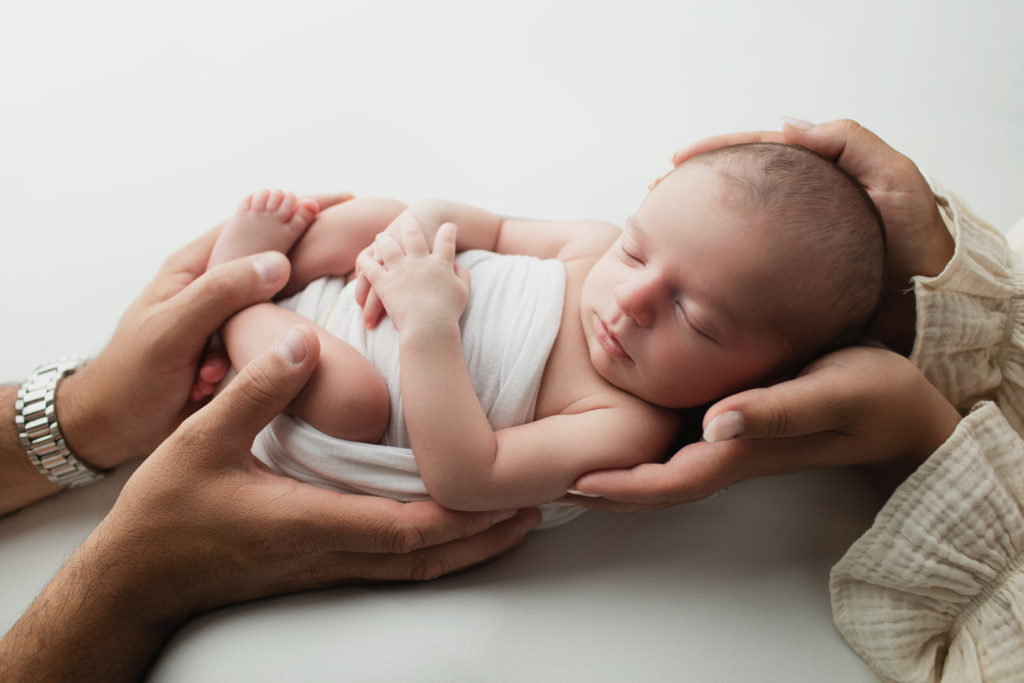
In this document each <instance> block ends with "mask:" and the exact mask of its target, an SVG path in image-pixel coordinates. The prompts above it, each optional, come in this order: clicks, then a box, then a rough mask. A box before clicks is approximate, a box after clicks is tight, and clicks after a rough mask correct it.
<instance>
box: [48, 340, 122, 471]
mask: <svg viewBox="0 0 1024 683" xmlns="http://www.w3.org/2000/svg"><path fill="white" fill-rule="evenodd" d="M97 362H98V361H97V360H91V361H89V362H88V363H86V364H85V365H83V366H82V367H81V368H79V369H78V371H77V372H75V373H74V374H73V375H68V376H67V377H65V378H64V380H63V381H62V382H61V385H60V388H59V390H58V392H57V396H56V406H57V412H58V414H59V415H60V420H61V428H62V430H63V432H64V439H65V441H66V442H67V444H68V448H69V449H70V450H71V452H73V453H75V454H76V455H77V456H78V458H79V459H80V460H82V461H83V462H85V463H86V464H88V465H91V466H92V467H94V468H96V469H100V470H106V469H111V468H113V467H116V466H117V465H120V464H121V463H123V462H125V461H126V460H130V459H131V458H132V457H134V456H135V455H137V454H136V453H134V452H133V450H132V449H131V448H129V447H128V446H127V445H126V444H124V443H122V438H123V436H122V435H121V434H119V433H117V431H116V430H115V429H114V424H115V422H114V420H112V419H111V417H110V416H109V412H108V405H109V404H110V403H111V399H108V398H106V397H104V396H103V391H102V389H101V383H100V380H99V377H98V374H97V366H96V364H97Z"/></svg>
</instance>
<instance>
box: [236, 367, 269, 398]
mask: <svg viewBox="0 0 1024 683" xmlns="http://www.w3.org/2000/svg"><path fill="white" fill-rule="evenodd" d="M236 381H237V382H238V390H239V392H240V393H241V394H242V396H244V397H245V399H246V400H247V401H248V402H250V403H253V404H255V405H257V406H261V407H270V406H273V405H275V404H276V396H277V393H278V392H277V386H276V385H277V383H276V382H275V381H274V378H273V377H272V376H271V375H270V373H268V372H267V370H266V368H264V367H262V366H261V365H259V364H258V363H250V364H249V365H247V366H245V368H244V369H243V370H242V373H241V374H240V375H239V376H238V379H237V380H236Z"/></svg>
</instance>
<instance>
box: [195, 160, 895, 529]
mask: <svg viewBox="0 0 1024 683" xmlns="http://www.w3.org/2000/svg"><path fill="white" fill-rule="evenodd" d="M315 212H316V206H315V204H313V203H312V202H309V201H297V200H295V198H294V197H293V196H291V195H285V194H283V193H268V192H266V191H263V192H261V193H258V194H256V195H254V196H252V197H249V198H247V199H246V200H245V201H244V202H243V204H242V206H241V207H240V208H239V210H238V212H237V213H236V214H235V215H234V216H233V217H232V218H231V219H230V220H229V221H228V224H227V226H226V228H225V230H224V232H223V234H222V235H221V237H220V239H219V241H218V244H217V246H216V247H215V250H214V253H213V254H212V256H211V260H210V264H211V265H215V264H216V263H219V262H221V261H224V260H228V259H230V258H235V257H238V256H241V255H245V254H249V253H255V252H259V251H263V250H267V249H277V250H280V251H285V252H287V251H289V250H290V258H291V259H292V263H293V274H292V281H291V283H290V288H291V289H294V288H295V287H297V286H300V285H306V284H307V283H310V282H312V284H310V285H309V286H308V287H306V289H305V290H303V291H302V292H300V293H299V294H298V295H296V296H295V297H292V298H291V299H289V300H286V301H283V302H280V305H275V304H262V305H259V306H254V307H252V308H249V309H246V310H245V311H242V312H241V313H239V314H238V315H237V316H235V318H233V319H232V320H231V321H230V322H229V323H228V325H227V326H226V327H225V328H224V330H223V335H224V340H225V343H226V346H227V349H228V353H229V356H230V358H231V362H232V364H233V365H234V366H235V367H241V366H242V365H244V364H246V363H247V362H248V361H249V360H250V359H251V358H253V357H254V356H255V355H256V354H257V353H259V351H261V350H262V349H264V348H266V346H267V345H268V344H269V343H270V342H271V341H272V340H273V339H275V338H277V337H279V336H280V335H281V334H283V333H284V331H285V330H286V329H288V327H289V326H291V325H293V324H295V322H296V321H298V320H304V319H307V318H308V319H312V320H313V321H314V322H315V323H317V324H318V326H319V327H318V328H317V331H318V334H319V335H320V339H321V344H322V355H321V361H320V367H319V368H318V370H317V372H316V374H315V375H314V379H313V381H312V382H311V383H310V385H309V386H308V387H307V389H306V390H305V391H304V392H303V394H302V395H300V397H299V398H298V399H296V402H295V403H294V404H293V405H292V406H291V408H290V412H291V416H283V417H282V418H279V419H278V421H277V422H276V423H275V424H274V425H272V426H271V427H270V428H269V429H268V431H267V432H265V434H264V435H263V438H261V440H260V443H259V444H258V446H259V449H258V450H259V451H260V453H261V454H262V457H263V458H264V459H265V460H267V461H268V462H269V463H270V464H271V465H272V466H274V467H276V468H277V469H279V470H280V471H282V472H285V473H288V474H291V475H293V476H297V477H299V478H302V479H305V480H307V481H312V482H314V483H319V484H321V485H327V486H332V487H335V488H338V489H340V490H345V491H360V492H365V493H373V494H377V495H391V496H393V497H396V498H399V499H414V498H418V497H423V496H424V495H425V494H427V493H429V495H430V496H432V497H433V498H435V499H436V500H437V501H438V502H440V503H441V504H443V505H445V506H448V507H451V508H454V509H467V510H477V509H506V508H520V507H527V506H532V505H537V504H540V503H548V502H550V501H554V500H556V499H558V498H560V497H561V496H562V495H564V493H565V491H566V489H567V488H568V487H569V486H571V485H572V484H573V483H574V482H575V481H576V480H577V479H578V478H579V477H580V476H581V475H583V474H584V473H586V472H589V471H593V470H597V469H604V468H622V467H631V466H633V465H636V464H639V463H643V462H652V461H657V460H660V459H661V458H662V457H663V456H664V454H665V453H666V451H667V449H668V447H669V445H670V443H671V441H672V439H673V437H674V436H675V434H676V433H677V431H678V429H679V417H678V412H677V409H680V408H690V407H696V406H701V405H704V404H707V403H709V402H711V401H713V400H715V399H717V398H720V397H722V396H725V395H728V394H730V393H734V392H736V391H739V390H742V389H745V388H748V387H751V386H755V385H758V384H764V383H769V382H772V381H775V380H777V379H780V378H783V377H785V376H787V375H788V374H790V373H792V372H794V371H795V370H797V369H799V368H800V367H802V366H803V365H804V364H805V363H806V362H807V361H809V360H810V359H812V358H814V357H815V356H818V355H820V354H822V353H824V352H827V351H829V350H833V349H835V348H838V347H841V346H845V345H849V344H852V343H855V342H856V341H857V340H858V339H859V338H860V336H861V335H862V333H863V331H864V329H865V328H866V326H867V324H868V323H869V321H870V320H871V318H872V316H873V314H874V311H875V309H876V306H877V303H878V300H879V297H880V295H881V292H882V286H883V281H884V272H883V271H884V263H885V242H884V230H883V226H882V224H881V219H880V217H879V215H878V212H877V210H876V209H875V207H874V205H873V204H872V203H871V200H870V199H869V198H868V196H867V194H866V193H865V192H864V191H863V189H862V188H861V187H860V186H859V185H858V184H857V183H856V182H854V181H853V180H851V179H850V178H849V177H847V176H846V175H845V174H844V173H843V172H842V171H841V170H839V169H838V168H837V167H836V166H835V165H833V164H832V163H830V162H828V161H826V160H824V159H823V158H821V157H819V156H817V155H816V154H814V153H812V152H810V151H808V150H806V149H803V148H800V147H794V146H787V145H778V144H770V143H759V144H751V145H738V146H734V147H726V148H722V149H718V150H715V151H713V152H709V153H707V154H704V155H701V156H698V157H695V158H694V159H691V160H690V161H688V162H686V163H685V164H683V165H681V166H680V167H679V168H677V169H675V170H673V171H672V172H671V173H669V174H668V175H667V176H665V177H664V178H662V179H661V180H660V182H658V183H657V184H656V186H655V187H654V188H653V189H652V191H651V192H650V194H649V195H648V196H647V198H646V199H645V200H644V202H643V203H642V204H641V206H640V208H639V209H638V210H637V211H636V213H634V214H633V215H632V216H631V217H630V218H629V219H628V220H627V221H626V224H625V226H624V228H623V229H621V230H620V229H619V228H618V227H616V226H614V225H610V224H607V223H603V222H596V221H565V222H562V221H537V220H524V219H516V218H502V217H499V216H496V215H494V214H492V213H489V212H487V211H484V210H482V209H478V208H474V207H470V206H466V205H464V204H459V203H455V202H447V201H439V200H428V201H424V202H419V203H417V204H414V205H412V206H410V207H407V208H406V207H404V206H402V205H401V204H398V203H397V202H393V201H391V200H381V199H364V200H360V199H356V200H352V201H349V202H345V203H343V204H340V205H337V206H335V207H331V208H329V209H326V210H324V211H323V212H321V213H320V214H319V215H316V216H314V214H315ZM307 228H308V229H307ZM293 245H294V246H293ZM360 250H362V252H361V253H360ZM480 250H485V251H480ZM357 254H359V256H358V267H359V269H360V273H361V275H362V277H355V278H353V277H350V276H351V275H352V274H353V272H352V271H353V266H354V265H355V261H356V255H357ZM318 278H319V279H318ZM314 280H315V281H314ZM349 280H351V281H349ZM346 282H347V284H346ZM367 283H368V284H367ZM364 302H365V304H366V306H365V308H363V307H362V306H361V305H360V304H361V303H364ZM378 302H379V303H381V304H383V308H384V309H385V310H386V312H387V315H388V317H389V318H390V323H388V322H386V321H385V323H384V324H380V325H377V324H376V323H377V321H378V319H379V304H378ZM303 316H305V317H303ZM409 448H411V451H410V450H409ZM417 471H418V474H419V476H422V482H423V483H425V490H424V488H423V483H421V482H420V480H419V477H418V476H417Z"/></svg>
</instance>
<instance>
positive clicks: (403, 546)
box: [384, 520, 427, 555]
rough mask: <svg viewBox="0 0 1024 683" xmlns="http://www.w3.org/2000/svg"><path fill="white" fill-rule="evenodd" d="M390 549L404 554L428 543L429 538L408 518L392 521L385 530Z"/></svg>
mask: <svg viewBox="0 0 1024 683" xmlns="http://www.w3.org/2000/svg"><path fill="white" fill-rule="evenodd" d="M384 537H385V538H386V539H387V545H388V546H389V551H390V552H392V553H396V554H400V555H404V554H407V553H411V552H413V551H416V550H419V549H420V548H423V547H425V546H426V545H427V539H426V537H425V536H424V535H423V532H422V531H420V529H419V528H418V527H416V525H415V524H412V523H410V522H408V521H406V520H398V521H395V522H392V523H391V524H390V525H389V526H388V528H387V529H385V531H384Z"/></svg>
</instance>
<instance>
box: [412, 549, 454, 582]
mask: <svg viewBox="0 0 1024 683" xmlns="http://www.w3.org/2000/svg"><path fill="white" fill-rule="evenodd" d="M448 571H449V567H448V565H447V564H446V563H445V562H444V561H442V560H441V559H440V558H439V557H436V556H434V555H424V556H422V557H418V558H416V560H415V561H414V562H413V563H412V565H411V566H410V568H409V580H411V581H433V580H434V579H437V578H439V577H442V576H444V575H445V574H447V573H448Z"/></svg>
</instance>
